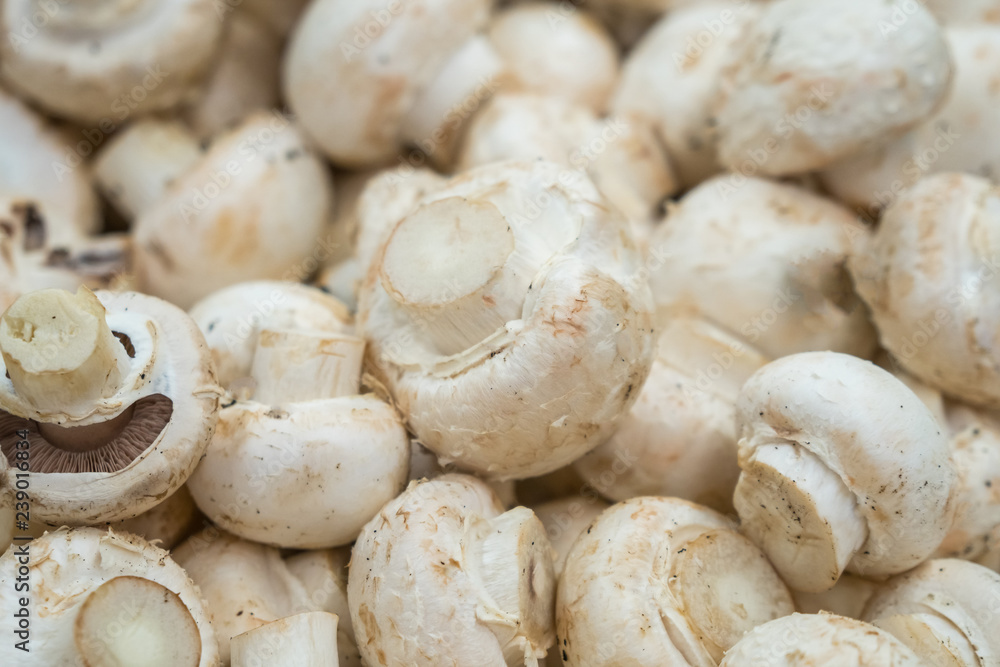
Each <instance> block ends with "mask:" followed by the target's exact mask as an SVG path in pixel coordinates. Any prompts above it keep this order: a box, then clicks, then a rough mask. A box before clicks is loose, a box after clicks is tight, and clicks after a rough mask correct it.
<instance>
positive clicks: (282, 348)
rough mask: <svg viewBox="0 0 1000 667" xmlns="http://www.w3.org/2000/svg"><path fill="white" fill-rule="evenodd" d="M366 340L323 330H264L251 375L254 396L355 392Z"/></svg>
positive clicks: (289, 398)
mask: <svg viewBox="0 0 1000 667" xmlns="http://www.w3.org/2000/svg"><path fill="white" fill-rule="evenodd" d="M364 353H365V341H364V339H362V338H358V337H356V336H348V335H344V334H337V333H327V332H319V331H315V332H313V331H293V330H271V329H265V330H263V331H261V332H260V336H259V338H258V340H257V349H256V350H255V352H254V358H253V365H252V366H251V370H250V375H251V376H252V377H253V380H254V382H255V383H256V389H255V391H254V400H255V401H257V402H259V403H264V404H269V405H279V404H281V405H287V404H290V403H296V402H300V401H311V400H319V399H325V398H338V397H340V396H354V395H355V394H357V393H358V388H359V387H360V385H361V362H362V359H363V358H364Z"/></svg>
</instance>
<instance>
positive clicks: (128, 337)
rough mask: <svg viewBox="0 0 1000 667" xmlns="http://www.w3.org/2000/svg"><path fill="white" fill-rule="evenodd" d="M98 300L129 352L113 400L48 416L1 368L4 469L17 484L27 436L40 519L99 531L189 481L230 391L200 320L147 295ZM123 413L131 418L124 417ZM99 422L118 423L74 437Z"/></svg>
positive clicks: (0, 468)
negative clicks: (77, 447)
mask: <svg viewBox="0 0 1000 667" xmlns="http://www.w3.org/2000/svg"><path fill="white" fill-rule="evenodd" d="M96 296H97V298H98V299H99V300H100V302H101V304H103V306H104V308H105V309H106V310H107V316H106V319H107V325H108V326H109V327H110V329H111V331H112V332H113V333H115V334H116V335H117V337H118V339H119V341H121V343H122V345H123V347H124V348H125V351H126V352H127V353H128V357H127V358H128V364H127V368H126V372H125V373H124V374H123V375H122V378H121V383H120V385H119V387H118V389H117V390H116V391H115V392H114V393H113V394H112V395H110V396H108V397H105V398H102V399H100V400H97V401H95V402H94V403H93V405H92V407H91V408H90V410H89V411H87V412H85V413H83V414H66V413H63V412H61V411H58V410H57V411H55V412H53V411H48V410H47V411H39V410H37V409H36V408H35V407H33V405H32V404H31V403H30V402H29V401H27V400H26V399H25V397H23V396H20V395H18V393H17V392H16V390H15V389H14V385H13V383H12V382H11V380H10V378H9V377H4V374H5V370H6V365H5V364H4V365H2V366H0V408H2V411H0V441H2V451H3V455H4V456H3V457H0V473H2V474H3V476H4V477H6V478H7V483H8V484H9V485H10V486H11V488H13V487H14V482H15V480H16V475H17V473H18V470H19V469H18V467H17V463H18V458H17V451H18V448H17V443H18V442H20V441H23V440H27V441H28V442H29V443H30V446H29V447H28V451H30V452H31V454H30V460H29V469H30V470H31V471H32V476H31V500H32V506H31V512H32V516H33V518H35V519H37V520H39V521H44V522H46V523H49V524H55V525H61V524H67V525H93V524H97V523H103V522H113V521H119V520H122V519H129V518H132V517H135V516H138V515H139V514H142V513H143V512H145V511H147V510H149V509H151V508H152V507H154V506H155V505H157V504H158V503H159V502H161V501H162V500H163V499H164V498H166V497H167V496H169V495H170V494H172V493H173V492H175V491H176V490H177V489H178V488H179V487H180V486H181V485H182V484H183V483H184V482H185V480H187V478H188V476H190V474H191V472H192V471H193V470H194V468H195V467H196V466H197V465H198V461H199V460H200V459H201V457H202V455H203V454H204V452H205V449H206V448H207V447H208V444H209V442H210V441H211V439H212V433H213V431H214V430H215V423H216V419H217V413H218V405H219V395H220V393H221V391H220V389H219V387H218V386H217V384H216V382H215V375H214V374H213V372H212V367H211V358H210V356H209V351H208V348H207V346H206V345H205V339H204V337H203V336H202V335H201V332H199V331H198V328H197V326H196V325H195V323H194V322H193V321H192V320H191V318H190V317H188V316H187V314H186V313H184V312H183V311H182V310H180V309H179V308H177V307H175V306H172V305H171V304H169V303H167V302H165V301H161V300H160V299H157V298H155V297H151V296H147V295H144V294H138V293H134V292H124V293H114V292H104V291H101V292H97V294H96ZM52 344H53V345H54V344H55V343H52ZM47 350H48V348H45V349H43V350H40V351H39V353H40V354H43V355H44V354H46V353H47ZM123 416H124V417H123ZM119 417H123V418H124V419H125V421H124V422H122V421H120V420H119V421H116V419H117V418H119ZM95 425H96V426H100V425H108V426H110V427H111V430H110V431H108V432H106V433H104V434H98V435H96V436H94V437H95V438H96V445H95V444H94V443H91V442H89V441H87V438H88V437H89V436H88V435H87V431H86V430H83V431H77V433H81V435H78V436H74V435H73V429H87V428H88V427H95ZM115 425H117V426H115ZM60 429H62V430H60ZM24 431H27V432H28V436H27V438H24V437H23V434H24ZM53 433H57V434H59V437H60V439H65V438H69V439H73V438H81V439H82V440H83V441H84V442H87V443H88V445H87V446H88V448H89V449H87V448H85V449H84V451H71V450H69V449H66V448H64V446H63V445H61V444H55V443H54V442H50V440H49V438H50V437H52V435H53Z"/></svg>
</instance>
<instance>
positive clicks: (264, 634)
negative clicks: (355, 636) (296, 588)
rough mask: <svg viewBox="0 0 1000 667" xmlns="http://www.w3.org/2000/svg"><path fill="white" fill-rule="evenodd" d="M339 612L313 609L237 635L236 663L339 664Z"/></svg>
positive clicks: (254, 666)
mask: <svg viewBox="0 0 1000 667" xmlns="http://www.w3.org/2000/svg"><path fill="white" fill-rule="evenodd" d="M338 621H339V618H338V617H337V615H336V614H331V613H329V612H325V611H311V612H306V613H304V614H295V615H294V616H287V617H285V618H281V619H278V620H277V621H272V622H271V623H268V624H266V625H262V626H260V627H259V628H256V629H254V630H251V631H249V632H244V633H243V634H241V635H236V636H235V637H233V639H232V642H231V644H230V645H231V648H232V662H231V664H232V667H337V666H338V664H339V663H340V660H339V658H338V657H337V622H338Z"/></svg>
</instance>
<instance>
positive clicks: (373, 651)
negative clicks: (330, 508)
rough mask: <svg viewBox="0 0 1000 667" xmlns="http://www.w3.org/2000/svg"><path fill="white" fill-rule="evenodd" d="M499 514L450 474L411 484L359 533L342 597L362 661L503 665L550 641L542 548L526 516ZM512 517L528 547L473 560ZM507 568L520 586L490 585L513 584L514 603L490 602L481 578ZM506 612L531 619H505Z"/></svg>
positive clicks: (546, 553) (538, 651)
mask: <svg viewBox="0 0 1000 667" xmlns="http://www.w3.org/2000/svg"><path fill="white" fill-rule="evenodd" d="M502 512H503V506H502V505H501V504H500V501H499V499H498V498H497V497H496V495H495V494H494V493H493V492H492V491H491V490H490V488H489V487H488V486H487V485H486V484H485V483H484V482H482V481H480V480H478V479H476V478H475V477H471V476H468V475H455V474H450V475H443V476H441V477H438V478H436V479H433V480H431V481H424V482H413V483H411V484H410V486H409V487H408V488H407V490H406V491H404V492H403V493H402V494H400V495H399V496H398V497H397V498H395V499H394V500H392V501H390V502H389V503H387V504H386V505H385V507H384V508H383V509H382V511H381V512H380V513H379V514H378V515H377V516H376V517H374V518H373V519H372V520H371V521H370V522H369V523H368V525H366V526H365V528H364V530H363V531H362V533H361V536H360V537H359V538H358V541H357V542H356V543H355V545H354V550H353V552H352V557H351V560H352V563H353V565H352V567H351V568H350V571H349V574H348V583H347V599H348V603H349V605H350V608H351V620H352V622H353V624H354V631H355V635H356V636H357V640H358V648H360V649H361V655H362V658H363V659H364V661H365V663H366V664H369V665H372V666H373V667H374V666H375V665H404V664H405V665H421V666H423V665H426V666H428V667H429V666H431V665H443V664H456V665H483V666H484V667H486V666H490V667H503V666H504V665H529V664H534V663H533V662H529V658H532V657H534V658H536V659H537V658H538V657H541V656H543V655H544V653H545V648H546V647H547V646H549V645H551V644H552V643H553V641H554V637H553V632H552V627H551V623H552V621H551V618H552V597H553V592H554V589H555V578H554V576H553V572H552V562H551V554H550V551H551V547H550V546H549V544H548V540H547V539H546V538H545V531H544V528H543V527H542V526H541V523H540V522H539V521H538V519H537V518H535V517H534V515H533V514H531V511H530V510H526V509H524V508H518V509H516V510H511V512H508V513H507V514H501V513H502ZM513 513H518V516H521V515H522V514H524V513H526V517H527V519H526V521H525V523H527V524H529V528H532V529H530V530H528V531H526V532H524V533H522V534H520V536H519V537H522V538H523V537H525V536H526V535H529V534H530V535H531V539H532V542H531V545H528V544H526V543H523V542H519V543H517V544H516V545H515V544H505V546H508V547H510V548H511V549H516V550H517V551H516V553H510V552H507V551H506V550H504V551H499V552H494V553H491V554H483V556H482V562H479V558H478V557H477V555H476V549H475V547H474V544H477V543H479V542H480V541H481V540H484V539H488V538H489V534H490V533H493V532H494V530H493V528H494V527H497V528H499V525H498V524H497V523H496V522H497V521H499V520H501V519H502V518H504V517H506V516H508V515H511V514H513ZM495 532H497V533H499V530H497V531H495ZM488 556H489V557H492V558H493V559H494V560H495V562H493V563H492V564H491V562H490V560H489V558H488ZM511 565H517V568H516V574H518V575H519V576H520V577H521V578H520V580H519V581H518V582H506V581H501V582H500V584H501V586H506V585H511V584H513V583H517V584H518V588H517V591H516V593H517V596H518V597H517V599H514V600H511V599H496V596H495V593H494V590H493V589H491V587H490V583H489V581H488V580H490V579H491V578H496V577H499V578H503V577H504V575H507V574H510V572H509V571H508V570H509V569H510V567H509V566H511ZM522 567H523V569H524V570H525V572H523V573H522V572H521V569H522ZM414 601H418V602H417V607H414V606H413V604H414ZM511 605H513V606H516V607H517V608H518V609H520V610H522V611H524V612H527V613H530V615H531V616H530V617H524V616H521V615H518V614H516V613H509V612H508V611H507V610H506V609H505V607H508V606H511ZM505 655H507V659H506V660H505Z"/></svg>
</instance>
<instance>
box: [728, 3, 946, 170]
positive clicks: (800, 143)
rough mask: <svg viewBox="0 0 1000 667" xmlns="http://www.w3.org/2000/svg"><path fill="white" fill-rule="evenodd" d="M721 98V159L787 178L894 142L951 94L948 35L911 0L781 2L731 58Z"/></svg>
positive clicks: (767, 8)
mask: <svg viewBox="0 0 1000 667" xmlns="http://www.w3.org/2000/svg"><path fill="white" fill-rule="evenodd" d="M727 55H728V57H727V62H726V64H725V66H724V67H723V70H722V74H721V78H720V79H719V87H718V90H717V93H716V98H715V102H714V110H715V115H716V117H717V119H718V124H719V158H720V160H721V161H722V163H723V164H725V165H727V166H728V167H730V168H732V169H734V170H735V169H737V168H742V167H741V165H743V164H747V165H748V166H752V167H753V171H751V172H750V173H757V172H759V173H762V174H770V175H787V174H795V173H801V172H805V171H809V170H812V169H820V168H822V167H825V166H827V165H829V164H832V163H833V162H835V161H836V160H839V159H842V158H844V157H847V156H849V155H851V154H853V153H858V152H860V151H861V150H863V149H865V148H867V147H868V146H870V145H872V144H873V143H875V142H883V143H885V142H887V141H888V140H890V139H892V138H894V137H896V136H899V135H900V134H902V133H903V132H905V131H906V130H908V129H910V128H911V127H913V126H914V125H916V124H917V123H919V122H920V121H921V120H923V119H925V118H927V117H928V116H929V115H930V114H931V113H933V112H934V110H935V109H936V107H937V106H938V104H939V103H940V102H941V101H942V100H943V99H944V97H945V95H946V94H947V92H948V86H949V82H950V80H951V58H950V55H949V53H948V46H947V44H946V43H945V40H944V35H943V32H942V30H941V28H940V26H938V24H937V23H936V22H935V21H934V18H933V17H932V16H931V15H930V13H929V12H928V11H927V10H926V9H924V8H923V7H922V6H921V5H920V4H919V3H909V4H907V3H906V2H905V0H892V1H891V2H879V3H873V2H868V0H849V1H845V2H840V1H835V0H823V1H821V2H816V1H815V0H778V1H777V2H773V3H769V4H767V5H765V6H764V8H763V9H762V11H761V14H760V18H759V19H758V20H757V21H755V22H754V23H753V25H752V27H750V28H749V29H748V30H746V31H745V32H744V33H743V34H742V36H741V37H740V39H739V41H738V42H737V43H736V44H734V45H733V47H732V48H731V49H730V50H729V53H728V54H727Z"/></svg>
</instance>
